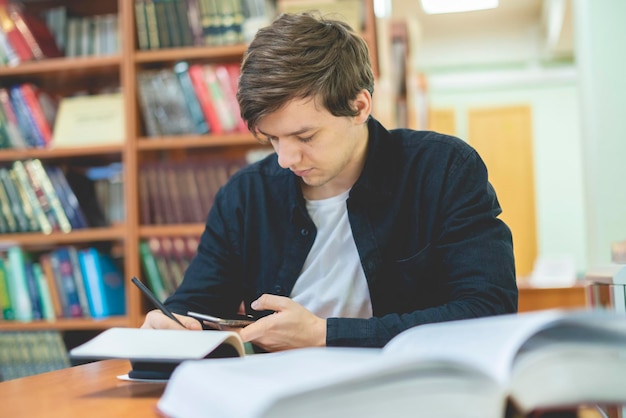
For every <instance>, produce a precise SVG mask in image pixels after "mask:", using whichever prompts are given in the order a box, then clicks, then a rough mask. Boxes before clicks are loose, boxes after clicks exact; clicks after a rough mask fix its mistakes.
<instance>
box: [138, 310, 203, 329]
mask: <svg viewBox="0 0 626 418" xmlns="http://www.w3.org/2000/svg"><path fill="white" fill-rule="evenodd" d="M174 316H176V318H178V320H179V321H180V322H181V323H182V324H183V325H185V328H183V327H181V326H180V325H179V324H177V323H176V322H174V321H172V320H171V319H170V318H168V317H167V316H165V315H164V314H163V312H161V311H160V310H158V309H154V310H152V311H150V312H148V314H147V315H146V319H145V321H144V322H143V325H141V328H152V329H191V330H202V325H200V322H198V321H197V320H196V319H194V318H192V317H190V316H183V315H178V314H174Z"/></svg>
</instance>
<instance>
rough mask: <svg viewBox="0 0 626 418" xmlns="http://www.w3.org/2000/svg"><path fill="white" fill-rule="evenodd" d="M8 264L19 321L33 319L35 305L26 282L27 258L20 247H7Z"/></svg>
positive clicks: (11, 289) (10, 289) (12, 299)
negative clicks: (33, 305)
mask: <svg viewBox="0 0 626 418" xmlns="http://www.w3.org/2000/svg"><path fill="white" fill-rule="evenodd" d="M7 260H8V263H7V266H8V271H9V274H8V277H9V280H8V282H9V291H10V295H11V303H12V306H13V310H14V313H15V319H17V320H18V321H25V322H29V321H32V320H33V309H32V308H33V307H32V302H31V299H30V292H29V290H28V283H27V282H26V271H25V266H26V260H25V257H24V252H23V251H22V249H21V248H20V247H15V246H13V247H9V248H8V249H7Z"/></svg>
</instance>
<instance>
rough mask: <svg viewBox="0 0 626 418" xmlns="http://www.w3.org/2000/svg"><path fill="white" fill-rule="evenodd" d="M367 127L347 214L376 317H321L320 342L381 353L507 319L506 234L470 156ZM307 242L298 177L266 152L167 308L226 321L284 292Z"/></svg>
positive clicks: (509, 269) (511, 275)
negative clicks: (424, 333)
mask: <svg viewBox="0 0 626 418" xmlns="http://www.w3.org/2000/svg"><path fill="white" fill-rule="evenodd" d="M368 128H369V143H368V152H367V159H366V163H365V166H364V169H363V172H362V173H361V176H360V177H359V179H358V180H357V182H356V183H355V184H354V186H353V187H352V190H351V191H350V196H349V198H348V201H347V207H348V216H349V219H350V226H351V228H352V233H353V236H354V241H355V243H356V247H357V249H358V253H359V256H360V259H361V265H362V266H363V270H364V272H365V277H366V278H367V282H368V286H369V290H370V296H371V300H372V308H373V313H374V316H373V317H372V318H369V319H357V318H329V319H328V320H327V337H326V343H327V345H329V346H373V347H380V346H383V345H384V344H385V343H387V342H388V341H389V340H390V339H391V338H393V337H394V336H395V335H397V334H398V333H400V332H401V331H403V330H405V329H407V328H410V327H414V326H416V325H420V324H425V323H431V322H441V321H449V320H455V319H463V318H473V317H480V316H487V315H496V314H503V313H510V312H515V311H516V310H517V286H516V281H515V267H514V261H513V245H512V238H511V232H510V230H509V228H508V227H507V226H506V225H505V224H504V223H503V222H502V221H501V220H500V219H499V218H498V217H497V216H498V215H499V214H500V213H501V209H500V206H499V204H498V200H497V198H496V194H495V192H494V189H493V188H492V186H491V185H490V184H489V182H488V179H487V170H486V168H485V165H484V163H483V161H482V160H481V158H480V157H479V156H478V154H477V153H476V152H475V151H474V150H473V149H472V148H471V147H470V146H469V145H468V144H466V143H465V142H463V141H461V140H460V139H457V138H454V137H451V136H447V135H441V134H438V133H434V132H426V131H413V130H408V129H398V130H392V131H387V130H386V129H385V128H384V127H383V126H382V125H380V124H379V123H378V122H377V121H376V120H375V119H373V118H370V121H369V122H368ZM315 235H316V229H315V225H314V224H313V222H312V221H311V219H310V217H309V215H308V213H307V210H306V207H305V202H304V198H303V196H302V191H301V189H300V183H299V178H298V177H296V176H295V175H294V174H292V173H291V171H290V170H287V169H282V168H281V167H280V166H279V165H278V162H277V157H276V155H275V154H272V155H270V156H269V157H267V158H265V159H263V160H261V161H259V162H258V163H255V164H252V165H250V166H248V167H246V168H244V169H242V170H240V171H239V172H237V173H236V174H235V175H234V176H233V177H232V178H231V179H230V180H229V182H228V183H227V184H226V185H225V186H224V187H222V188H221V189H220V191H219V192H218V194H217V196H216V198H215V203H214V205H213V207H212V208H211V211H210V213H209V216H208V218H207V222H206V229H205V231H204V233H203V234H202V237H201V240H200V245H199V247H198V253H197V255H196V257H195V258H194V259H193V261H192V262H191V264H190V266H189V268H188V270H187V271H186V273H185V277H184V280H183V282H182V284H181V286H180V287H179V289H178V290H177V291H176V292H175V293H174V295H172V296H171V297H170V298H169V299H168V300H167V301H166V305H167V306H168V307H169V308H171V309H172V310H173V311H174V312H177V313H182V314H184V313H186V312H187V311H188V310H193V311H197V312H206V313H212V314H215V315H229V314H233V313H235V312H236V311H237V308H238V306H239V304H240V302H241V301H242V300H244V301H245V302H246V304H247V309H250V307H249V304H250V302H252V301H253V300H254V299H256V298H257V297H258V296H260V295H262V294H263V293H271V294H275V295H283V296H289V294H290V292H291V289H292V288H293V286H294V283H295V282H296V280H297V279H298V276H299V274H300V271H301V270H302V266H303V264H304V261H305V259H306V257H307V254H308V252H309V250H310V249H311V246H312V245H313V241H314V240H315ZM337 262H341V260H337ZM337 280H341V278H340V277H338V278H337Z"/></svg>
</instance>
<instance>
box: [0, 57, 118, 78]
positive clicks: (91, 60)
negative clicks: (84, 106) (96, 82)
mask: <svg viewBox="0 0 626 418" xmlns="http://www.w3.org/2000/svg"><path fill="white" fill-rule="evenodd" d="M121 62H122V57H121V56H120V55H110V56H103V57H97V56H96V57H81V58H51V59H46V60H42V61H33V62H25V63H22V64H19V65H17V66H15V67H0V77H8V76H24V75H40V74H49V73H61V72H66V71H71V72H76V71H84V72H89V71H90V70H91V71H93V70H96V71H98V72H101V71H108V70H112V69H117V68H119V65H120V63H121Z"/></svg>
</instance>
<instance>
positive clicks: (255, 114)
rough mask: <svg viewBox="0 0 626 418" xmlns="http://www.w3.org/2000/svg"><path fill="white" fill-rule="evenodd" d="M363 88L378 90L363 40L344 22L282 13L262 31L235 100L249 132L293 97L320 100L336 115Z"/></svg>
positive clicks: (347, 111) (349, 112) (350, 112)
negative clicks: (260, 120)
mask: <svg viewBox="0 0 626 418" xmlns="http://www.w3.org/2000/svg"><path fill="white" fill-rule="evenodd" d="M363 89H365V90H368V91H369V92H370V94H373V92H374V75H373V72H372V65H371V62H370V57H369V50H368V48H367V44H366V43H365V41H364V40H363V39H362V38H361V37H360V36H359V35H358V34H357V33H355V32H354V30H353V29H352V28H351V27H350V26H349V25H348V24H346V23H344V22H341V21H338V20H333V19H329V18H325V17H322V16H319V15H317V14H314V13H310V12H307V13H298V14H288V13H284V14H281V15H280V16H278V17H277V18H276V19H275V20H274V21H273V22H272V24H271V25H269V26H267V27H265V28H262V29H260V30H259V31H258V32H257V34H256V35H255V37H254V39H253V40H252V42H251V43H250V46H249V47H248V50H247V52H246V53H245V55H244V57H243V62H242V64H241V77H240V79H239V89H238V91H237V100H238V102H239V107H240V109H241V116H242V118H243V119H244V120H245V121H246V122H247V124H248V129H250V131H252V132H255V131H256V126H257V123H258V121H259V119H260V118H262V117H263V116H266V115H268V114H270V113H273V112H275V111H277V110H279V109H280V108H281V107H282V106H284V105H285V104H286V103H287V102H288V101H291V100H293V99H303V98H311V99H318V100H320V103H322V105H323V106H324V107H325V108H326V109H327V110H328V111H329V112H330V113H331V114H332V115H334V116H355V115H356V114H357V110H356V109H353V108H352V107H351V106H350V103H351V101H352V100H354V99H355V98H356V96H357V94H358V93H359V92H360V91H362V90H363Z"/></svg>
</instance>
